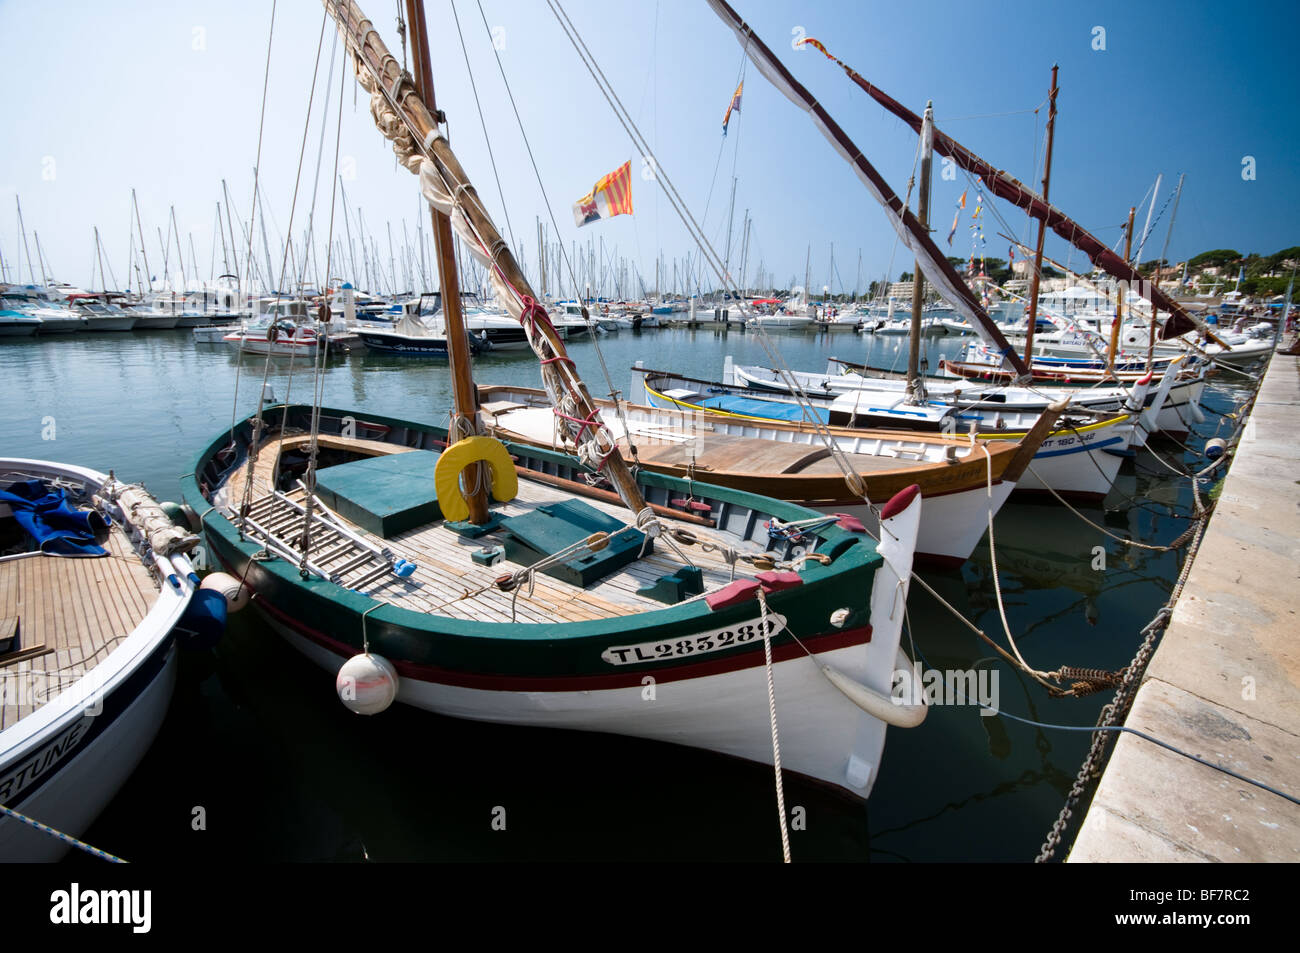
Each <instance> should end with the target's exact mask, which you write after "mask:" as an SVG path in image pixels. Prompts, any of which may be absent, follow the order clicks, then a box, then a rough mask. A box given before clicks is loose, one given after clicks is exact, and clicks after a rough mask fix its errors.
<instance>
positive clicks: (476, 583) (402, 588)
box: [214, 436, 762, 623]
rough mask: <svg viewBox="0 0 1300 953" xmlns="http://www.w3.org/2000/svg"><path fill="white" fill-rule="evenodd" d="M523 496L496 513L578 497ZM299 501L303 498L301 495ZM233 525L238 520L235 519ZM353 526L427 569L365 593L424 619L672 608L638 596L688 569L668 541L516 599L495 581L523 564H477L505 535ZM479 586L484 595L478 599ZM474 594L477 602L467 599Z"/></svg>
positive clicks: (588, 615)
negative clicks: (485, 548)
mask: <svg viewBox="0 0 1300 953" xmlns="http://www.w3.org/2000/svg"><path fill="white" fill-rule="evenodd" d="M305 439H306V438H305V437H300V436H299V437H290V438H287V439H285V440H284V442H283V443H284V448H285V449H288V448H291V447H294V446H297V445H299V444H301V443H304V442H305ZM277 443H279V441H278V439H277V438H268V440H267V441H266V442H264V444H263V447H262V450H261V452H260V453H259V455H258V459H257V462H256V463H255V464H254V467H253V474H252V480H253V493H252V499H253V500H254V501H257V500H259V499H262V498H264V497H266V496H267V495H268V494H269V493H270V491H271V487H272V479H273V476H274V473H275V470H276V466H277V462H278V453H279V449H278V448H277V447H276V446H275V444H277ZM321 444H322V446H331V447H338V448H341V449H352V450H356V451H358V452H364V453H372V454H373V453H380V452H387V453H403V452H407V451H408V450H410V449H411V448H407V447H399V446H396V445H393V444H386V443H383V442H380V441H373V440H359V439H345V438H338V437H329V438H322V440H321ZM247 479H248V474H247V470H246V467H240V468H239V469H238V470H236V471H235V472H234V473H233V474H231V477H230V479H229V480H228V481H227V482H226V484H225V485H224V486H222V487H220V488H219V489H218V492H217V493H216V494H215V495H214V502H215V503H217V504H218V505H220V506H222V507H223V508H225V509H226V512H227V515H228V516H229V515H230V513H231V512H232V511H233V507H234V506H235V505H237V504H238V502H239V501H241V500H242V499H243V488H244V485H245V483H246V481H247ZM519 492H520V495H519V497H518V498H517V499H515V500H513V501H511V502H509V503H506V504H501V505H498V506H497V507H495V509H496V511H497V512H499V513H500V514H501V515H502V516H515V515H519V514H522V513H526V512H529V511H531V510H533V509H535V508H536V507H538V506H541V505H545V504H547V503H553V502H559V501H562V500H566V499H570V498H571V496H570V495H569V494H567V493H566V492H564V491H563V490H561V489H559V488H556V487H551V486H547V485H544V484H540V483H534V482H530V481H527V480H521V481H520V484H519ZM289 495H291V496H300V494H299V493H298V492H297V491H295V492H294V493H292V494H289ZM584 502H586V503H588V504H589V505H591V506H592V507H594V508H595V509H597V510H599V511H600V512H602V513H605V514H606V515H610V516H613V517H614V518H616V519H618V520H620V521H623V522H631V521H632V518H631V514H629V513H628V512H627V510H626V509H625V508H624V507H622V506H621V505H619V504H615V503H609V502H606V501H604V500H597V499H586V498H584ZM230 518H232V519H233V518H234V517H233V516H230ZM259 522H260V521H259ZM344 522H345V523H346V525H348V526H349V527H350V528H351V529H353V530H355V531H357V532H358V533H360V534H361V535H362V536H364V537H366V538H370V539H373V540H374V541H375V542H376V543H377V544H378V545H379V546H381V547H387V548H388V549H390V550H391V551H392V552H393V553H394V554H396V555H397V556H398V557H401V558H404V559H407V560H409V561H411V562H413V563H415V565H416V567H417V568H416V570H415V572H414V573H413V574H412V575H411V576H410V577H409V578H408V579H405V580H403V579H398V578H397V577H396V576H392V575H389V576H386V577H384V578H382V579H380V580H377V581H376V582H374V583H372V584H370V585H369V586H367V587H366V588H365V589H364V590H363V591H364V594H366V595H368V596H370V597H371V598H374V599H378V600H381V601H384V602H388V603H390V604H392V605H396V606H404V607H406V608H410V609H413V610H416V611H421V612H437V613H442V614H445V615H447V616H449V617H452V618H458V619H465V620H479V621H488V622H507V621H510V619H511V618H512V606H513V611H514V613H515V617H516V618H517V619H518V620H520V621H525V622H537V623H543V622H554V621H566V622H580V621H586V620H591V619H602V618H609V617H611V616H620V615H630V614H633V613H637V612H644V611H647V610H653V609H658V608H663V607H664V603H661V602H658V601H657V600H654V599H650V598H647V597H645V596H641V595H638V590H639V589H642V588H644V587H647V586H650V585H652V584H653V583H654V582H655V581H656V580H658V579H659V577H661V576H663V575H665V574H667V573H671V572H673V571H675V570H676V569H678V568H680V567H681V565H682V561H681V558H680V557H679V556H678V555H677V553H676V552H675V551H674V550H673V549H672V548H671V547H669V546H667V545H666V544H665V543H664V542H662V541H660V542H658V543H657V544H656V550H655V552H654V553H653V554H651V555H649V556H647V557H644V558H642V559H641V560H639V561H637V562H636V563H633V564H630V565H629V566H625V567H623V569H621V570H619V571H618V572H615V573H612V574H611V575H609V576H607V577H605V578H604V579H602V580H601V581H600V582H599V583H598V584H597V585H596V586H594V587H593V588H592V589H590V590H584V589H581V588H579V587H577V586H573V585H570V584H568V583H565V582H563V581H561V580H558V579H555V578H553V577H550V576H546V575H544V574H540V573H539V574H538V575H537V576H536V578H535V580H534V585H533V592H532V595H531V596H529V595H528V593H527V589H526V587H521V589H522V591H520V592H519V593H518V594H517V595H516V594H515V593H512V592H502V591H501V590H499V589H497V588H496V587H495V586H493V585H492V583H493V580H495V579H496V577H497V576H500V575H502V574H504V573H507V572H515V571H517V570H519V569H522V568H523V567H522V566H521V565H519V564H517V563H514V562H510V561H502V562H499V563H497V564H496V565H494V566H481V565H479V564H478V563H474V562H472V561H471V559H470V553H471V551H472V550H473V549H475V548H477V547H478V546H479V545H483V544H488V543H494V542H499V541H500V537H496V536H494V534H489V535H488V536H486V537H484V539H483V540H481V541H476V542H475V543H474V544H473V545H467V544H465V543H464V542H462V538H461V537H460V536H459V535H458V534H456V533H455V532H454V531H452V530H450V529H448V528H447V527H446V525H445V524H443V523H436V524H432V525H426V526H421V527H416V528H415V529H412V530H409V531H407V532H405V533H401V534H398V535H396V536H394V537H392V538H390V539H386V540H384V539H379V538H376V537H373V536H372V535H371V534H369V533H367V532H366V531H364V530H362V529H361V528H360V527H357V526H356V525H355V524H352V523H351V522H349V521H347V520H344ZM301 526H302V520H301V518H299V519H297V520H295V521H292V522H291V523H289V526H288V529H289V530H290V532H281V533H279V535H280V536H281V538H289V537H290V536H291V535H293V533H292V531H293V530H297V531H299V532H300V531H301ZM688 528H689V529H690V530H691V531H692V532H693V533H695V534H696V535H697V536H698V537H700V538H702V539H705V540H710V541H714V542H724V541H725V542H726V543H729V544H731V545H734V544H735V540H734V537H728V536H727V535H726V534H724V533H722V532H720V531H716V530H710V529H708V528H705V527H699V526H694V525H692V526H689V527H688ZM328 545H330V546H332V545H333V544H332V543H331V544H328ZM678 547H679V548H680V549H681V550H682V552H683V553H684V554H685V555H686V557H687V558H688V559H689V560H690V561H691V562H692V563H693V564H694V565H696V566H698V567H699V568H700V570H701V572H702V574H703V577H704V584H705V590H706V591H711V590H713V589H716V588H718V587H721V586H724V585H726V584H727V583H728V582H730V581H731V580H732V579H733V573H732V567H731V566H730V565H729V564H728V563H727V562H726V560H725V559H723V558H722V555H721V553H719V552H716V551H715V552H711V553H705V552H703V550H702V549H701V548H700V547H698V546H685V545H682V544H678ZM741 548H742V549H743V550H744V551H747V552H750V553H759V552H761V551H762V550H761V547H759V546H757V545H755V544H754V543H752V542H751V543H745V544H742V547H741ZM454 553H461V554H463V555H462V556H457V557H452V556H451V555H450V554H454ZM462 559H463V561H462ZM326 568H327V569H328V567H326ZM371 568H373V564H371V565H369V566H362V567H359V568H357V569H355V570H352V571H351V572H349V573H348V574H346V575H345V576H344V578H343V585H344V586H348V585H349V577H351V578H352V579H356V578H360V577H361V576H362V575H364V574H365V573H366V572H367V571H369V570H370V569H371ZM752 572H753V570H752V569H751V568H750V567H748V566H746V565H744V564H741V565H739V566H738V567H737V569H736V572H735V577H734V578H740V577H743V576H746V575H752ZM483 587H488V588H483ZM478 589H483V591H482V592H476V590H478ZM466 590H469V591H470V592H471V593H474V595H472V596H471V597H469V598H464V593H465V591H466Z"/></svg>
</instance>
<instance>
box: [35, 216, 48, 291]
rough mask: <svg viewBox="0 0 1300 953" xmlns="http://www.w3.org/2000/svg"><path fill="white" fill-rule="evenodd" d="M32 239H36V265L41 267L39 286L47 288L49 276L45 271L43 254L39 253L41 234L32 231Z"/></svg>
mask: <svg viewBox="0 0 1300 953" xmlns="http://www.w3.org/2000/svg"><path fill="white" fill-rule="evenodd" d="M32 238H34V239H36V264H38V265H40V266H41V284H43V285H46V286H48V285H49V283H50V276H49V275H48V274H47V273H46V271H45V252H43V251H41V233H40V232H38V231H36V230H34V229H33V230H32Z"/></svg>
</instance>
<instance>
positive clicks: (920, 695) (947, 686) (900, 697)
mask: <svg viewBox="0 0 1300 953" xmlns="http://www.w3.org/2000/svg"><path fill="white" fill-rule="evenodd" d="M1000 674H1001V673H1000V672H999V671H998V670H997V669H988V668H980V669H973V668H968V669H954V668H950V669H944V670H942V671H941V670H940V669H937V668H929V669H927V668H922V666H921V663H920V662H913V663H912V668H910V669H908V668H899V669H895V670H894V674H893V677H892V679H891V681H890V696H891V697H892V699H893V702H894V704H895V705H919V704H921V702H922V701H924V702H925V704H926V705H931V706H934V705H978V706H979V708H980V714H981V715H982V716H984V717H986V718H987V717H988V716H990V715H996V714H997V713H998V711H999V710H1000V708H999V698H1000V697H1001V695H1000V688H999V676H1000Z"/></svg>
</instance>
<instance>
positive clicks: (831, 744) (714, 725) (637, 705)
mask: <svg viewBox="0 0 1300 953" xmlns="http://www.w3.org/2000/svg"><path fill="white" fill-rule="evenodd" d="M929 505H930V501H928V500H926V501H924V502H922V501H920V500H919V499H918V500H915V501H913V503H912V505H911V506H909V507H908V508H907V509H905V510H904V511H903V512H902V513H901V514H899V515H897V516H895V517H894V518H893V519H892V520H891V521H890V529H891V531H892V532H893V534H894V535H895V536H896V537H897V539H898V543H897V544H895V545H884V546H882V547H881V553H882V555H884V556H885V563H884V564H882V565H881V567H880V569H879V570H877V573H876V576H875V580H874V582H873V584H872V592H871V616H870V622H871V628H872V633H871V639H870V641H869V642H866V643H864V644H857V645H852V646H848V647H844V648H839V649H834V650H830V651H825V652H821V653H819V654H818V656H817V659H818V662H820V663H821V664H824V665H830V666H832V667H833V668H835V669H837V670H838V671H839V672H841V673H843V674H844V675H846V676H848V677H849V678H850V679H852V680H854V681H856V682H858V683H860V684H861V685H865V686H866V687H867V688H869V689H872V690H873V691H874V692H876V693H877V694H879V695H883V696H886V697H888V696H889V695H890V692H891V688H892V679H893V673H894V671H895V669H896V668H898V666H899V662H900V657H899V638H900V635H901V631H902V619H903V613H902V611H901V610H900V608H899V606H900V605H901V602H903V601H906V598H907V580H908V579H909V578H910V571H911V558H910V555H909V544H910V542H911V540H912V538H913V537H914V535H915V533H916V527H917V523H918V521H919V519H920V516H921V512H922V506H925V507H928V506H929ZM264 617H265V618H267V620H268V621H269V622H270V623H271V625H272V626H273V627H274V628H275V629H276V630H277V631H278V632H280V634H281V635H283V636H284V637H285V639H286V640H287V641H288V642H289V643H290V644H291V645H293V646H294V647H295V648H297V649H298V651H300V652H302V653H303V654H304V655H306V656H307V657H308V658H310V659H311V660H312V661H314V662H315V663H316V664H318V665H320V666H321V667H322V668H324V669H325V670H326V671H327V672H330V673H331V674H333V673H336V672H337V671H338V670H339V667H340V666H341V665H342V663H343V662H344V661H345V660H346V659H345V658H344V657H343V656H342V655H339V654H338V653H336V652H334V651H331V650H330V649H328V648H326V647H324V646H323V645H321V644H320V643H318V642H317V641H315V640H313V639H310V638H307V637H306V636H304V635H302V634H300V633H298V632H297V631H295V630H294V629H291V628H289V627H288V626H287V625H285V624H284V623H283V622H282V621H279V620H277V619H276V618H274V617H273V616H271V615H269V614H267V615H265V616H264ZM758 618H759V617H758V611H757V607H755V620H754V621H755V622H757V621H758ZM773 681H774V683H775V686H776V703H777V719H778V726H779V729H780V736H781V760H782V767H783V768H784V769H785V770H786V771H791V772H795V773H797V774H801V775H804V776H806V777H809V778H814V779H816V780H818V781H821V782H824V783H826V784H829V785H832V786H834V787H836V788H839V789H840V790H842V791H843V792H845V793H847V794H850V795H852V796H855V797H858V798H866V797H867V796H868V795H869V794H870V793H871V788H872V785H873V784H874V783H875V780H876V776H877V774H878V771H879V767H880V761H881V756H882V754H883V751H884V744H885V731H886V725H885V723H884V722H883V721H881V720H879V719H878V718H876V717H874V716H872V715H869V714H867V713H866V712H865V711H864V710H863V709H862V708H859V707H858V706H857V705H855V704H854V703H852V702H850V701H849V700H848V698H847V697H846V696H845V695H844V694H842V693H841V692H840V690H839V689H837V688H836V687H834V686H833V685H832V684H831V683H830V682H829V681H828V680H827V678H826V677H825V676H824V675H823V674H822V672H821V670H820V668H819V667H818V664H817V663H815V662H814V661H813V660H812V659H810V658H808V657H807V656H799V657H796V658H793V659H788V660H785V661H778V662H775V663H774V665H773ZM645 690H646V689H645V686H642V685H637V686H633V687H627V688H612V689H602V690H589V691H535V692H521V691H495V690H487V689H479V688H467V687H463V686H457V685H447V684H442V683H438V682H433V681H427V680H423V679H418V678H413V677H409V676H407V677H402V678H401V679H400V682H399V689H398V695H397V698H398V700H399V701H401V702H404V703H406V704H408V705H411V706H413V707H416V708H422V709H425V710H426V711H431V712H436V713H438V714H442V715H448V716H451V717H453V718H465V719H469V720H472V721H486V722H495V723H500V724H512V725H527V726H530V727H549V728H564V729H571V730H579V731H597V732H608V733H612V734H619V735H628V736H631V737H635V738H646V739H650V740H654V741H664V742H669V743H672V744H679V745H687V746H690V747H695V748H704V749H707V750H709V751H714V752H717V753H720V754H727V755H732V756H734V757H738V758H744V759H745V760H748V761H755V762H758V763H760V764H767V765H771V764H772V763H773V757H772V734H771V725H770V722H769V718H768V712H767V676H766V670H765V668H764V667H763V666H762V664H758V665H754V666H751V667H748V668H743V669H739V670H736V671H730V672H723V673H721V674H713V675H706V676H698V677H694V678H679V679H672V678H666V679H664V680H660V681H658V682H656V683H655V684H654V698H653V700H650V699H648V698H646V697H645Z"/></svg>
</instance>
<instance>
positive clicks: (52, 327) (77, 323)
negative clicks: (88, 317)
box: [36, 317, 86, 334]
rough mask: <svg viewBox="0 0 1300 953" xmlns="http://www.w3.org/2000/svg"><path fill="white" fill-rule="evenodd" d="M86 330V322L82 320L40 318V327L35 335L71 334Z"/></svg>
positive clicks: (75, 318)
mask: <svg viewBox="0 0 1300 953" xmlns="http://www.w3.org/2000/svg"><path fill="white" fill-rule="evenodd" d="M84 330H86V322H85V320H83V319H82V318H78V317H70V318H41V326H40V327H39V328H37V330H36V333H37V334H71V333H72V332H73V331H84Z"/></svg>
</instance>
